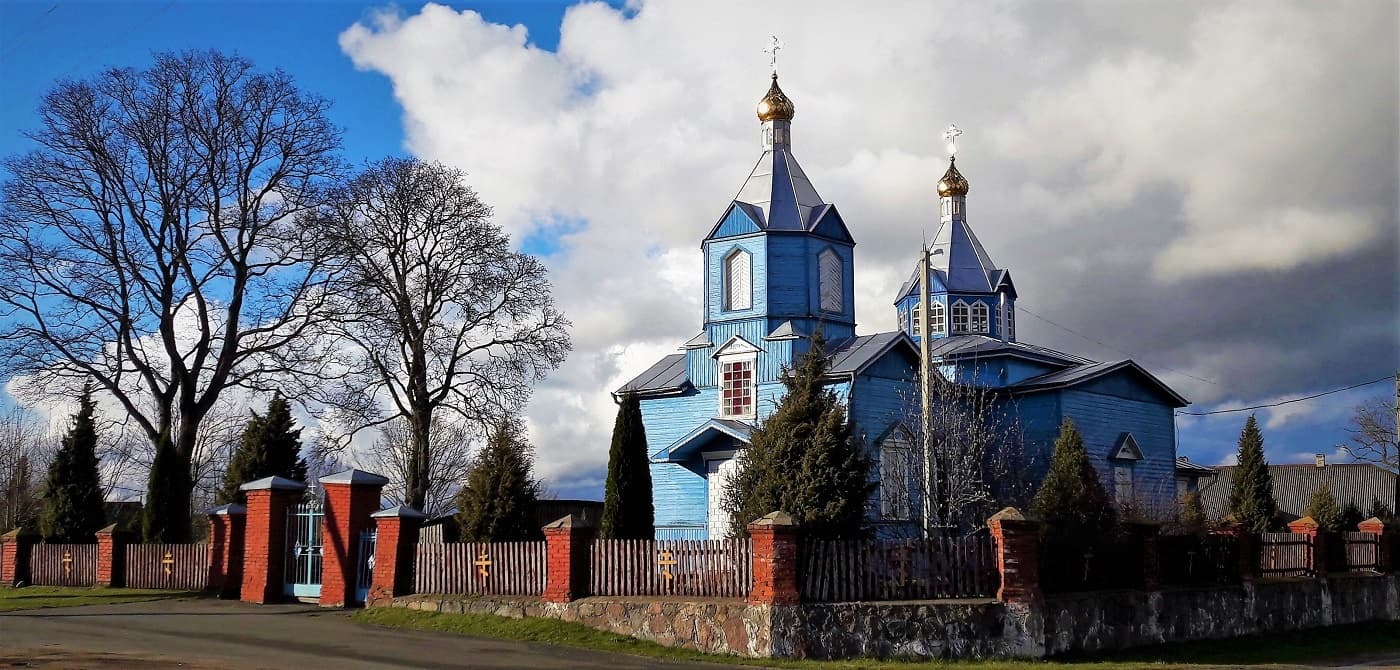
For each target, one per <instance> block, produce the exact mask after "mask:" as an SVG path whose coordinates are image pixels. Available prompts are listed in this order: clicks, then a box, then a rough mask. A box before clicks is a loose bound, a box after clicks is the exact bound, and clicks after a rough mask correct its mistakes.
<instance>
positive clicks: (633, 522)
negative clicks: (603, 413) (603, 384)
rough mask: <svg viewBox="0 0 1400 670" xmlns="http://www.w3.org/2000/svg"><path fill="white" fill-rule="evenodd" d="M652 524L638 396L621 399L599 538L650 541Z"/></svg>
mask: <svg viewBox="0 0 1400 670" xmlns="http://www.w3.org/2000/svg"><path fill="white" fill-rule="evenodd" d="M654 523H655V509H654V508H653V506H652V501H651V463H650V461H649V460H648V459H647V435H646V429H645V428H644V427H643V426H642V403H641V400H639V399H638V398H637V394H635V393H628V394H626V395H624V396H623V397H622V403H621V404H620V405H619V406H618V408H617V421H616V422H615V423H614V424H613V435H612V448H611V449H609V451H608V481H607V484H606V486H605V487H604V494H603V521H602V526H601V528H600V529H599V535H600V536H601V537H604V538H609V539H620V540H649V539H651V538H652V536H653V533H654V530H653V524H654Z"/></svg>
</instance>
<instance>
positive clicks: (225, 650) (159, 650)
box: [0, 599, 715, 670]
mask: <svg viewBox="0 0 1400 670" xmlns="http://www.w3.org/2000/svg"><path fill="white" fill-rule="evenodd" d="M12 665H13V666H17V667H40V668H124V667H142V668H158V669H160V670H164V669H166V668H176V667H179V668H183V669H185V670H234V669H239V670H242V669H246V668H278V669H282V668H293V669H296V670H313V669H316V668H344V669H347V670H361V669H365V670H368V669H369V668H542V669H547V668H607V669H608V670H629V669H632V668H654V667H672V668H699V667H715V666H705V665H697V664H682V663H665V662H663V661H659V660H656V659H647V658H639V657H634V656H626V655H617V654H605V653H600V652H590V651H583V650H578V649H569V648H564V647H552V646H548V645H537V644H529V643H523V642H510V641H503V640H491V639H481V638H470V637H463V636H459V635H450V634H445V633H429V632H418V631H406V630H396V629H388V628H378V627H373V626H364V625H360V624H356V623H354V622H351V621H350V620H349V618H348V616H347V614H346V613H345V612H342V611H336V610H322V609H320V608H318V607H314V606H309V605H265V606H257V605H246V604H243V603H239V602H228V601H221V600H208V599H190V600H173V601H172V600H165V601H154V602H145V603H130V604H125V605H93V606H87V607H72V608H61V609H47V610H26V611H20V612H6V613H0V667H11V666H12Z"/></svg>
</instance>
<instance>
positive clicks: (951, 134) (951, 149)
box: [943, 123, 963, 158]
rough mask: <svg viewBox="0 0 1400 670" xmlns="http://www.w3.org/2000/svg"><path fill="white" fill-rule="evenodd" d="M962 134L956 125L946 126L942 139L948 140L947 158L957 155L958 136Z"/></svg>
mask: <svg viewBox="0 0 1400 670" xmlns="http://www.w3.org/2000/svg"><path fill="white" fill-rule="evenodd" d="M961 134H963V131H962V129H961V128H959V127H958V124H956V123H950V124H948V129H947V130H945V131H943V139H945V140H948V157H949V158H952V157H953V156H956V155H958V135H961Z"/></svg>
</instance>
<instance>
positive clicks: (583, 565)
mask: <svg viewBox="0 0 1400 670" xmlns="http://www.w3.org/2000/svg"><path fill="white" fill-rule="evenodd" d="M592 539H593V529H592V528H591V527H589V526H588V523H587V522H586V521H584V520H583V517H581V516H579V515H577V514H570V515H569V516H566V517H563V518H561V519H558V520H556V521H552V522H550V523H549V524H548V525H546V526H545V527H544V541H545V572H546V576H545V583H544V595H543V596H542V600H544V601H545V602H547V603H567V602H569V601H572V600H578V599H579V598H582V597H584V596H586V595H588V547H589V544H590V540H592Z"/></svg>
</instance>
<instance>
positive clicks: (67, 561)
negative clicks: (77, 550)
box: [63, 550, 73, 575]
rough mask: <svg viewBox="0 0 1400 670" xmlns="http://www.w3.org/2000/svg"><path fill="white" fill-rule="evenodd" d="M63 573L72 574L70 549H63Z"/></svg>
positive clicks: (71, 553)
mask: <svg viewBox="0 0 1400 670" xmlns="http://www.w3.org/2000/svg"><path fill="white" fill-rule="evenodd" d="M63 574H65V575H71V574H73V552H71V551H66V550H65V551H64V552H63Z"/></svg>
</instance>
